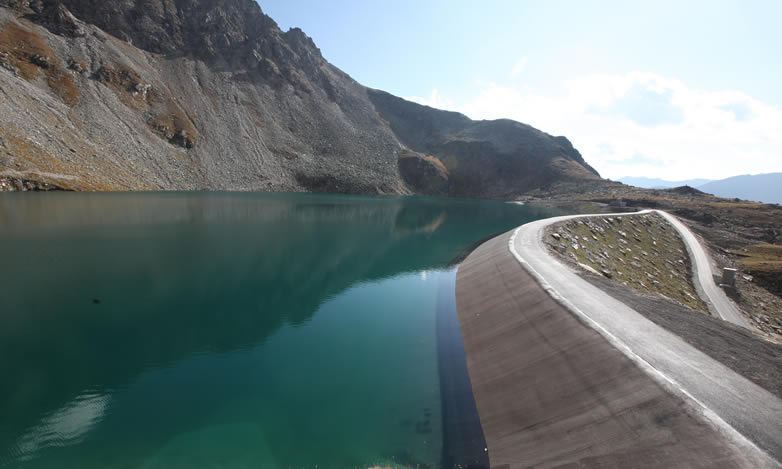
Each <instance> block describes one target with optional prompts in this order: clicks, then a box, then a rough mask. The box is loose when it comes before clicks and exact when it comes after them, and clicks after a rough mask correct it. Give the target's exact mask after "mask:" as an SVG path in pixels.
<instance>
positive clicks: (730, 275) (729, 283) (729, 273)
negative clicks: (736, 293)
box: [720, 267, 736, 288]
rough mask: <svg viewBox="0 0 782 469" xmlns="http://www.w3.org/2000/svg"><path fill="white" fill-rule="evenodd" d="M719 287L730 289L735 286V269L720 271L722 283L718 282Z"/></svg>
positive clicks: (728, 268)
mask: <svg viewBox="0 0 782 469" xmlns="http://www.w3.org/2000/svg"><path fill="white" fill-rule="evenodd" d="M720 286H721V287H730V288H733V287H735V286H736V269H731V268H730V267H725V268H724V269H722V281H721V282H720Z"/></svg>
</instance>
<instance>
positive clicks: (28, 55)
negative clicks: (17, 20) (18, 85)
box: [0, 23, 79, 106]
mask: <svg viewBox="0 0 782 469" xmlns="http://www.w3.org/2000/svg"><path fill="white" fill-rule="evenodd" d="M0 52H2V53H4V54H5V55H6V58H7V60H8V63H9V64H10V65H12V66H14V67H15V68H16V69H17V70H19V76H21V77H22V78H24V79H25V80H27V81H32V80H35V79H36V78H38V77H39V76H40V75H41V73H43V74H45V75H46V83H47V84H48V85H49V87H50V88H51V89H52V90H53V91H54V92H55V93H56V94H57V96H59V97H60V99H62V100H63V102H65V103H66V104H67V105H69V106H75V105H76V104H77V103H78V102H79V89H78V88H76V84H75V82H74V81H73V77H72V76H71V75H70V73H68V71H67V70H65V69H64V68H63V67H62V65H61V64H60V60H59V59H58V58H57V54H55V52H54V51H53V50H52V49H51V47H49V44H47V43H46V40H45V39H44V37H43V36H41V35H40V34H37V33H35V32H33V31H30V30H27V29H23V28H21V27H19V26H18V25H16V24H14V23H10V24H8V25H7V26H6V27H5V29H3V31H2V32H0Z"/></svg>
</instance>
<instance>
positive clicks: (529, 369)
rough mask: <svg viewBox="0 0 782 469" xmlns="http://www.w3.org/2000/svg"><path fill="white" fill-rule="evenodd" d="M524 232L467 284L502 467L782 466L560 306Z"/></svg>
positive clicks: (483, 402) (471, 332) (478, 363)
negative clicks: (535, 265) (514, 248)
mask: <svg viewBox="0 0 782 469" xmlns="http://www.w3.org/2000/svg"><path fill="white" fill-rule="evenodd" d="M525 226H526V225H525ZM514 233H515V232H509V233H506V234H504V235H501V236H498V237H496V238H494V239H492V240H490V241H488V242H486V243H484V244H483V245H481V246H480V247H479V248H478V249H476V250H475V251H474V252H473V253H472V254H470V255H469V256H468V257H467V259H465V261H464V262H463V263H462V264H461V265H460V267H459V270H458V272H457V278H456V302H457V314H458V317H459V323H460V326H461V330H462V337H463V339H464V347H465V354H466V359H467V367H468V372H469V375H470V380H471V382H472V387H473V393H474V396H475V400H476V405H477V408H478V413H479V417H480V421H481V426H482V427H483V432H484V435H485V438H486V443H487V448H488V454H489V460H490V463H491V466H492V467H508V468H511V467H530V466H536V467H556V466H561V465H568V464H573V465H587V466H600V467H628V466H633V467H679V466H686V467H704V468H706V467H747V468H750V467H753V468H754V467H778V465H777V463H776V462H775V461H774V460H772V459H771V458H769V457H768V456H767V455H766V454H765V453H763V452H761V451H759V450H757V449H756V448H754V447H753V446H752V445H751V444H748V443H746V442H744V441H742V440H741V439H740V438H735V435H731V434H730V431H729V430H726V429H725V428H721V427H718V426H716V425H714V423H713V422H712V421H711V420H709V419H706V418H704V410H703V409H701V408H698V407H697V406H694V405H693V404H692V403H691V402H689V401H688V400H687V399H686V398H685V397H682V396H681V395H678V394H676V393H674V392H672V391H671V389H669V388H668V387H666V386H665V385H663V384H661V383H660V381H659V380H658V379H655V378H653V377H652V376H651V375H650V374H649V370H647V369H644V368H642V366H640V365H639V363H638V362H636V361H634V360H632V359H631V358H630V357H628V355H626V353H625V352H623V351H621V350H620V349H618V348H617V347H616V346H615V345H614V344H612V343H611V342H609V341H608V340H607V339H606V338H605V337H604V336H603V335H601V334H600V333H599V332H598V331H597V330H595V329H594V328H593V327H591V325H589V324H588V323H586V322H585V321H584V320H583V318H579V317H577V316H576V315H575V314H574V313H573V312H571V311H570V310H568V309H567V308H565V307H564V306H563V305H562V304H561V303H559V302H557V301H556V300H554V298H553V297H552V296H551V295H550V294H549V292H548V291H547V290H546V289H545V288H543V287H542V286H541V284H540V283H539V282H538V281H537V280H536V278H535V277H534V276H533V275H532V274H530V272H528V271H527V270H526V269H525V268H524V267H523V266H522V264H521V263H520V262H519V261H518V260H517V259H516V257H514V255H513V254H511V252H510V249H509V243H510V242H511V238H512V237H513V234H514ZM552 261H553V260H552Z"/></svg>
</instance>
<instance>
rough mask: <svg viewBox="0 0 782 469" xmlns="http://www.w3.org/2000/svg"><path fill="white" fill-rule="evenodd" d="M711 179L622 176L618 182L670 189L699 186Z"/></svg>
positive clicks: (647, 187) (648, 187)
mask: <svg viewBox="0 0 782 469" xmlns="http://www.w3.org/2000/svg"><path fill="white" fill-rule="evenodd" d="M711 181H712V179H686V180H684V181H667V180H665V179H655V178H645V177H632V176H627V177H623V178H621V179H620V180H619V182H621V183H622V184H627V185H628V186H635V187H643V188H645V189H670V188H671V187H681V186H690V187H699V186H702V185H704V184H706V183H707V182H711Z"/></svg>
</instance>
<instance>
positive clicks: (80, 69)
mask: <svg viewBox="0 0 782 469" xmlns="http://www.w3.org/2000/svg"><path fill="white" fill-rule="evenodd" d="M0 86H2V88H3V90H2V91H3V93H2V94H0V115H2V116H3V117H4V119H3V123H2V124H0V178H5V179H6V180H7V181H8V180H12V181H16V184H17V185H18V184H19V181H28V182H29V183H30V187H38V186H40V187H43V186H45V185H47V184H48V185H51V186H55V187H60V188H64V189H73V190H123V189H124V190H127V189H132V190H136V189H147V190H150V189H179V190H193V189H209V190H262V191H318V192H343V193H363V194H383V193H386V194H407V193H414V192H415V193H426V194H435V195H452V196H468V197H488V198H502V199H510V198H514V197H516V196H518V195H519V194H522V193H525V192H527V191H530V190H533V189H539V188H541V187H545V186H546V185H548V184H552V183H555V182H559V181H562V180H568V181H579V180H582V179H585V180H586V179H589V180H596V179H599V175H598V174H597V172H596V171H594V169H593V168H591V167H590V166H589V165H588V164H587V163H586V162H585V161H584V160H583V158H582V157H581V155H580V154H579V153H578V151H577V150H575V148H573V146H572V145H571V144H570V142H569V141H568V140H567V139H566V138H564V137H553V136H551V135H548V134H545V133H543V132H541V131H538V130H537V129H533V128H532V127H529V126H526V125H524V124H520V123H514V122H513V121H505V120H501V121H472V120H470V119H469V118H467V117H466V116H461V117H459V118H457V119H456V120H454V117H453V116H452V115H451V114H450V113H448V112H446V111H440V110H435V109H432V108H428V109H425V108H424V107H420V106H419V105H417V104H414V103H409V102H406V101H404V100H402V99H401V98H396V97H392V98H393V99H391V98H389V97H390V96H391V95H387V96H386V95H385V94H383V92H380V91H379V90H372V89H370V88H367V87H364V86H363V85H361V84H359V83H357V82H356V81H355V80H353V79H352V78H350V76H348V75H347V74H346V73H344V72H343V71H341V70H339V69H338V68H336V67H334V66H333V65H331V64H330V63H328V61H326V60H325V59H324V58H323V56H322V54H321V52H320V50H319V49H318V48H317V46H316V45H315V44H314V42H313V41H312V39H311V38H309V37H308V36H307V35H306V34H305V33H304V32H303V31H301V30H300V29H298V28H292V29H290V30H288V31H287V32H282V31H281V30H280V29H279V27H278V26H277V24H276V22H274V20H272V19H271V18H269V17H268V16H266V15H265V14H264V13H263V11H262V9H261V7H260V6H259V5H258V4H257V3H255V2H254V1H252V0H117V1H113V2H103V1H97V0H62V1H55V0H32V1H22V0H0ZM397 100H398V101H397ZM417 106H418V107H417ZM422 119H426V120H427V122H428V127H425V128H424V130H427V129H428V130H427V131H428V132H429V133H428V134H426V132H424V134H421V135H418V134H417V133H416V132H414V131H413V129H416V127H420V123H421V122H422ZM465 119H466V120H465ZM6 185H8V184H6ZM0 186H1V185H0Z"/></svg>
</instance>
